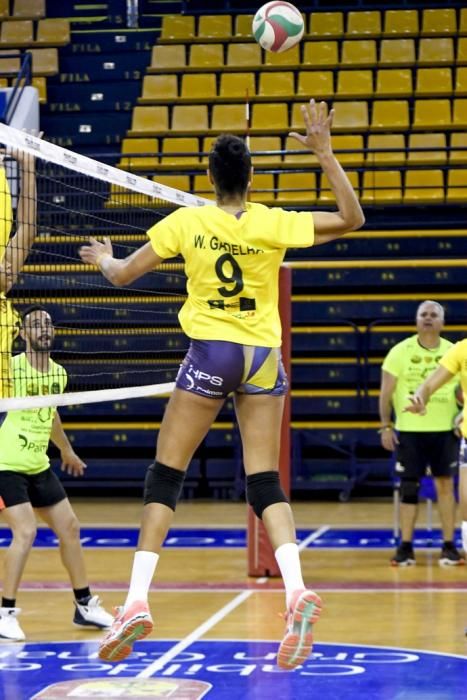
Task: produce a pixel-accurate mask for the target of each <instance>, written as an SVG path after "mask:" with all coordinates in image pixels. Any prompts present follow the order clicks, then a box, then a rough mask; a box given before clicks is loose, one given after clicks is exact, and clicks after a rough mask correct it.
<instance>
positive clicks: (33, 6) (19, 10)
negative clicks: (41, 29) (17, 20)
mask: <svg viewBox="0 0 467 700" xmlns="http://www.w3.org/2000/svg"><path fill="white" fill-rule="evenodd" d="M13 15H14V16H15V17H22V18H27V19H40V18H41V17H45V0H15V2H14V5H13Z"/></svg>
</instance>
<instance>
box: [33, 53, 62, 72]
mask: <svg viewBox="0 0 467 700" xmlns="http://www.w3.org/2000/svg"><path fill="white" fill-rule="evenodd" d="M30 53H31V54H32V73H33V75H57V73H58V52H57V49H55V48H52V49H30Z"/></svg>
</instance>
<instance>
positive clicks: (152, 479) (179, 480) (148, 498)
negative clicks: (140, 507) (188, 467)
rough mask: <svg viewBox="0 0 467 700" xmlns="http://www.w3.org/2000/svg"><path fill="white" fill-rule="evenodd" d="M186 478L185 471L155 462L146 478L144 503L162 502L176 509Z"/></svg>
mask: <svg viewBox="0 0 467 700" xmlns="http://www.w3.org/2000/svg"><path fill="white" fill-rule="evenodd" d="M184 480H185V472H182V471H180V469H173V467H166V465H165V464H161V463H160V462H154V464H151V465H150V466H149V468H148V470H147V472H146V478H145V480H144V505H145V506H146V505H148V503H162V504H163V505H164V506H167V507H168V508H171V509H172V510H175V508H176V507H177V501H178V499H179V498H180V493H181V490H182V486H183V482H184Z"/></svg>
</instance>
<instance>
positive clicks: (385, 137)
mask: <svg viewBox="0 0 467 700" xmlns="http://www.w3.org/2000/svg"><path fill="white" fill-rule="evenodd" d="M367 148H369V149H372V150H371V152H368V153H367V155H366V159H367V162H368V163H371V164H373V165H387V166H395V165H404V163H405V137H404V134H370V135H369V136H368V143H367ZM379 148H380V149H382V150H381V151H379V150H376V149H379ZM385 149H391V150H390V151H389V150H385ZM392 149H398V150H392Z"/></svg>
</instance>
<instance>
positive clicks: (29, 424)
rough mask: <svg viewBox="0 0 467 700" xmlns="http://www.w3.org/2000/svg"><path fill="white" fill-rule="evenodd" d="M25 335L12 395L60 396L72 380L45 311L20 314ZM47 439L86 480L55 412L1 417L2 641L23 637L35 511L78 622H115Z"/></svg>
mask: <svg viewBox="0 0 467 700" xmlns="http://www.w3.org/2000/svg"><path fill="white" fill-rule="evenodd" d="M20 333H21V336H22V338H23V340H24V341H25V343H26V351H25V352H23V353H21V354H20V355H16V356H15V357H13V359H12V373H13V381H14V390H15V396H16V397H20V396H33V395H34V396H37V395H41V394H59V393H62V392H63V390H64V389H65V386H66V382H67V375H66V372H65V370H64V368H63V367H62V366H61V365H59V364H57V363H56V362H54V361H53V360H52V359H51V357H50V351H51V349H52V344H53V339H54V329H53V325H52V319H51V317H50V315H49V314H48V313H47V311H46V310H45V309H44V308H42V307H40V306H32V307H30V308H29V309H27V310H26V311H25V312H24V314H23V317H22V327H21V331H20ZM49 440H52V442H53V443H54V444H55V445H56V446H57V447H58V449H59V450H60V455H61V459H62V470H64V471H66V472H67V473H68V474H72V475H73V476H82V474H83V472H84V469H85V468H86V465H85V464H84V462H82V461H81V459H80V458H79V457H78V455H77V454H76V453H75V452H74V451H73V448H72V447H71V445H70V442H69V440H68V438H67V436H66V435H65V432H64V430H63V427H62V424H61V421H60V417H59V415H58V413H57V411H56V409H55V408H39V409H28V410H13V411H9V412H8V413H3V414H1V416H0V513H1V515H2V516H3V518H4V520H5V521H6V523H7V525H8V526H9V527H10V529H11V531H12V535H13V538H12V541H11V544H10V546H9V547H8V549H7V550H6V552H5V557H4V576H3V591H2V602H1V607H0V639H8V640H23V639H25V634H24V632H23V630H22V629H21V627H20V625H19V622H18V615H19V613H20V612H21V610H20V608H17V607H16V595H17V591H18V588H19V585H20V581H21V577H22V574H23V571H24V567H25V564H26V560H27V558H28V555H29V552H30V551H31V547H32V545H33V542H34V538H35V535H36V518H35V514H36V513H37V515H39V517H40V518H41V519H42V520H43V521H44V522H45V523H46V524H47V525H48V526H49V527H50V528H51V529H52V530H53V531H54V532H55V534H56V535H57V537H58V539H59V543H60V555H61V559H62V562H63V565H64V567H65V568H66V570H67V572H68V575H69V577H70V581H71V584H72V587H73V593H74V597H75V601H74V602H75V612H74V617H73V622H74V624H76V625H80V626H82V627H94V628H98V629H105V628H107V627H109V626H110V624H111V623H112V616H111V615H110V614H109V613H108V612H106V611H105V610H104V608H103V607H102V606H101V604H100V600H99V598H98V597H97V596H93V595H92V594H91V591H90V589H89V583H88V578H87V575H86V569H85V565H84V558H83V553H82V549H81V543H80V533H79V522H78V519H77V517H76V515H75V513H74V511H73V509H72V507H71V504H70V502H69V500H68V498H67V496H66V493H65V490H64V488H63V486H62V483H61V482H60V480H59V479H58V478H57V476H56V475H55V474H54V472H53V471H52V469H51V468H50V464H49V458H48V456H47V448H48V445H49ZM44 624H45V621H44Z"/></svg>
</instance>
